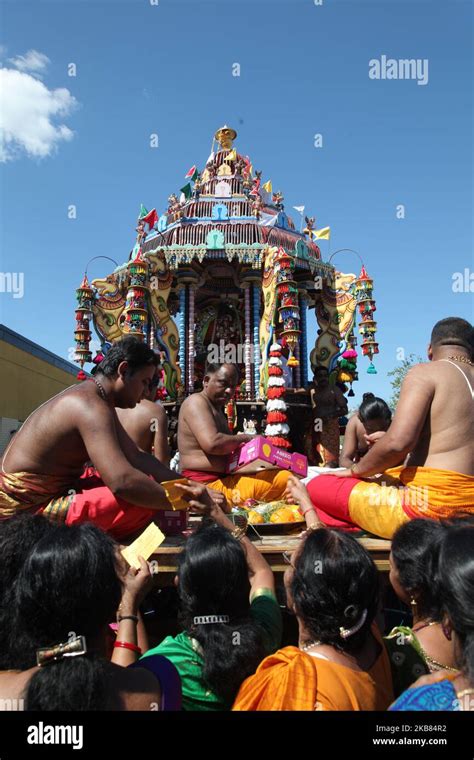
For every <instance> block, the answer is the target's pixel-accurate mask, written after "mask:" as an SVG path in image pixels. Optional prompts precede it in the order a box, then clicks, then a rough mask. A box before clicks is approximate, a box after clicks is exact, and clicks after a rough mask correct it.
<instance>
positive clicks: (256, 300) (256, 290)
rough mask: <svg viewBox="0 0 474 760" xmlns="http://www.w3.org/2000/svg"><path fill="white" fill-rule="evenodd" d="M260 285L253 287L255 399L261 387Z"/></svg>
mask: <svg viewBox="0 0 474 760" xmlns="http://www.w3.org/2000/svg"><path fill="white" fill-rule="evenodd" d="M260 293H261V287H260V284H259V283H258V284H253V285H252V295H253V315H252V317H253V360H254V366H253V383H254V398H258V387H259V385H260V362H261V356H260V335H259V333H260Z"/></svg>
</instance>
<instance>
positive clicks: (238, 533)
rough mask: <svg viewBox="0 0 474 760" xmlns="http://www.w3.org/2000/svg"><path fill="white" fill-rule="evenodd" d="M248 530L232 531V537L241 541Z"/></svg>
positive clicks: (238, 529)
mask: <svg viewBox="0 0 474 760" xmlns="http://www.w3.org/2000/svg"><path fill="white" fill-rule="evenodd" d="M245 532H246V528H234V530H231V532H230V535H231V536H233V537H234V538H235V540H236V541H241V540H242V538H243V537H244V536H245Z"/></svg>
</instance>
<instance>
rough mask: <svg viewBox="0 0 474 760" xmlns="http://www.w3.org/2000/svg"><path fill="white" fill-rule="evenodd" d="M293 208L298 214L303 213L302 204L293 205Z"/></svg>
mask: <svg viewBox="0 0 474 760" xmlns="http://www.w3.org/2000/svg"><path fill="white" fill-rule="evenodd" d="M293 208H294V209H295V211H297V212H298V213H299V214H303V213H304V209H305V207H304V206H293Z"/></svg>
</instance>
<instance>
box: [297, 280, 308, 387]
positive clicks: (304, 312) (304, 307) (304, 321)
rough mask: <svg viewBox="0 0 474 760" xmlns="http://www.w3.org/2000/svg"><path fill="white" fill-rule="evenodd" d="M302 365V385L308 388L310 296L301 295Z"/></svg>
mask: <svg viewBox="0 0 474 760" xmlns="http://www.w3.org/2000/svg"><path fill="white" fill-rule="evenodd" d="M299 299H300V325H301V335H300V364H301V385H302V387H303V388H306V386H307V384H308V295H307V294H306V293H300V296H299Z"/></svg>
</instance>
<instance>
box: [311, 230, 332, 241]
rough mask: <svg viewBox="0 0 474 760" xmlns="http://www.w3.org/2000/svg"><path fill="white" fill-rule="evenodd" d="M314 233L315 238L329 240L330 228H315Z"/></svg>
mask: <svg viewBox="0 0 474 760" xmlns="http://www.w3.org/2000/svg"><path fill="white" fill-rule="evenodd" d="M314 234H315V236H316V240H329V238H330V236H331V228H330V227H323V228H322V229H321V230H315V231H314Z"/></svg>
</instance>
